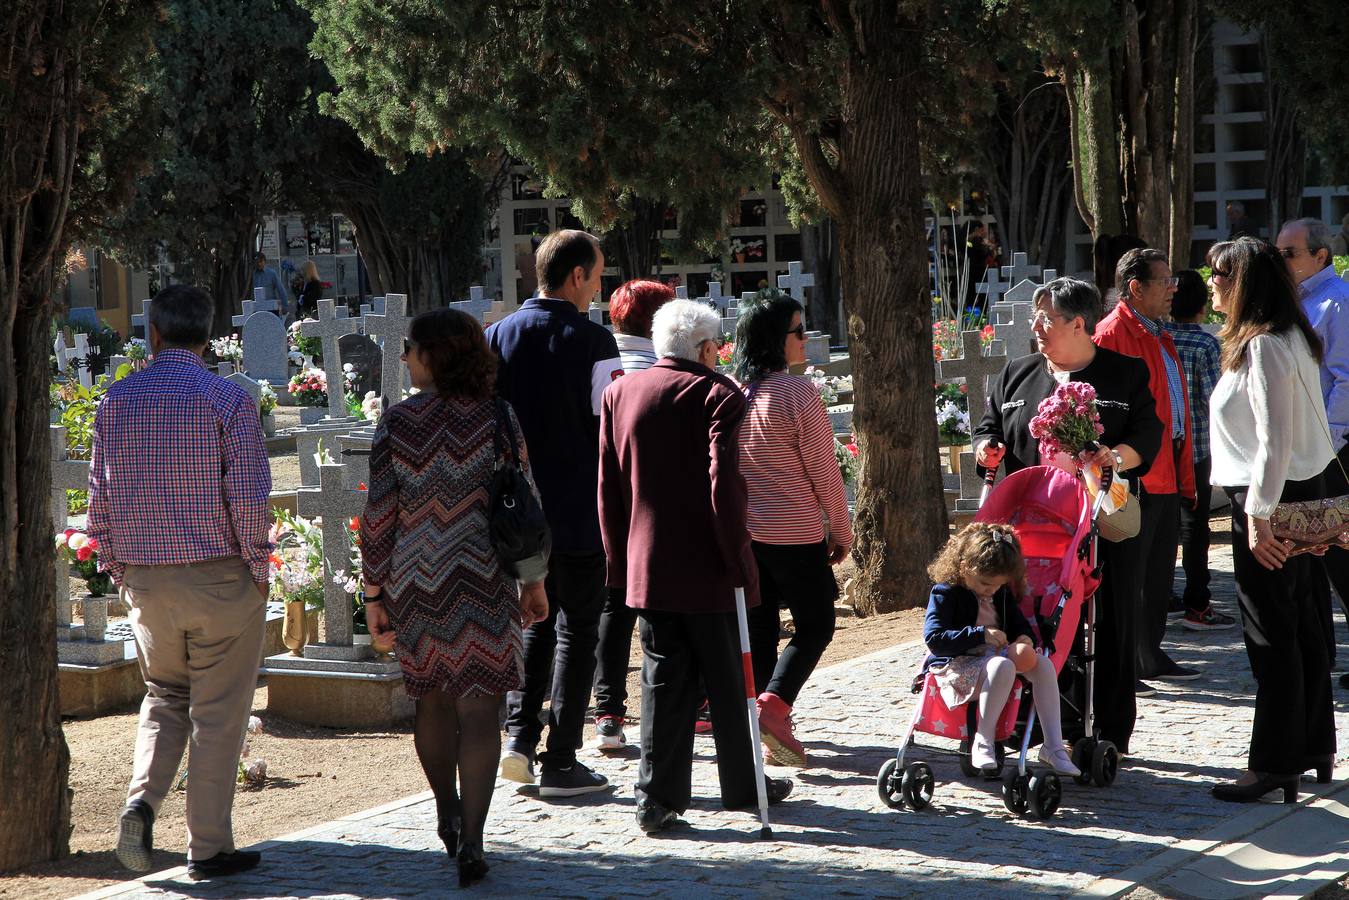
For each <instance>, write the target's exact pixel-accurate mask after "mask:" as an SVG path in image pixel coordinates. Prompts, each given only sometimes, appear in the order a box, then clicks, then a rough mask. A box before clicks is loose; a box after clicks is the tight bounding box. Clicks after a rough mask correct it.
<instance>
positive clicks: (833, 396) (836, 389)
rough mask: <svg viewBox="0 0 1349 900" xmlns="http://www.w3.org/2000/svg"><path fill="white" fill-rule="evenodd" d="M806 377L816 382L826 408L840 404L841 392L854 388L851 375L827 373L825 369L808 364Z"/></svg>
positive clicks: (816, 387)
mask: <svg viewBox="0 0 1349 900" xmlns="http://www.w3.org/2000/svg"><path fill="white" fill-rule="evenodd" d="M806 377H807V378H809V379H810V380H811V381H812V382H814V383H815V389H816V390H817V391H819V392H820V400H821V402H823V403H824V408H825V409H828V408H829V407H831V406H836V405H837V404H838V398H839V394H841V393H843V392H844V391H851V390H852V377H851V376H839V375H826V374H825V373H824V370H823V369H817V368H815V367H814V366H807V367H806Z"/></svg>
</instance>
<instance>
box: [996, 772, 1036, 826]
mask: <svg viewBox="0 0 1349 900" xmlns="http://www.w3.org/2000/svg"><path fill="white" fill-rule="evenodd" d="M1029 781H1030V779H1029V778H1027V777H1026V776H1025V775H1022V774H1021V773H1020V772H1018V771H1017V770H1016V769H1014V768H1011V769H1008V770H1007V772H1006V774H1004V775H1003V776H1002V803H1003V805H1004V806H1006V807H1007V811H1008V812H1010V813H1015V814H1016V815H1018V816H1019V815H1022V814H1023V813H1025V811H1026V807H1027V806H1028V805H1029V804H1030V798H1029V791H1028V787H1029Z"/></svg>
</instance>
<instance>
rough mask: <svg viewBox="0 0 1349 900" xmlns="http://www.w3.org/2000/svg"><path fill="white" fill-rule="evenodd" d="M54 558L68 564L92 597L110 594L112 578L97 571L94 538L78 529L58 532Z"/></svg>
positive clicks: (95, 541)
mask: <svg viewBox="0 0 1349 900" xmlns="http://www.w3.org/2000/svg"><path fill="white" fill-rule="evenodd" d="M56 556H57V558H58V559H62V560H65V561H66V562H68V563H70V567H71V568H72V569H74V570H75V572H76V573H77V574H78V575H79V576H80V577H81V578H83V579H84V584H85V587H87V588H88V589H89V593H90V594H92V595H93V596H95V597H102V596H104V595H105V594H109V593H111V592H112V577H111V576H109V575H108V573H106V572H100V571H99V569H98V541H97V540H95V539H94V538H91V537H89V535H87V534H85V533H84V532H83V531H80V530H79V529H78V528H67V529H66V530H65V531H58V532H57V533H56Z"/></svg>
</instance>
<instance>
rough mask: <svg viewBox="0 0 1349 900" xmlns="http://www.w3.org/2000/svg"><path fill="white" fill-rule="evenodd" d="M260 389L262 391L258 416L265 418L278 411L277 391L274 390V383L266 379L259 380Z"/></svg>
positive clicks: (259, 396) (259, 398) (259, 397)
mask: <svg viewBox="0 0 1349 900" xmlns="http://www.w3.org/2000/svg"><path fill="white" fill-rule="evenodd" d="M258 389H259V390H260V391H261V393H260V394H259V395H258V415H259V416H262V417H264V418H265V417H267V416H270V415H271V414H272V412H273V411H274V410H275V409H276V391H274V390H272V383H271V382H270V381H268V380H267V379H266V378H262V379H259V381H258Z"/></svg>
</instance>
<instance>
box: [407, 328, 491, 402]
mask: <svg viewBox="0 0 1349 900" xmlns="http://www.w3.org/2000/svg"><path fill="white" fill-rule="evenodd" d="M408 342H409V343H410V344H412V345H413V347H414V349H416V350H417V351H419V352H420V353H421V354H422V362H423V363H425V365H426V367H427V368H428V369H430V371H431V380H432V381H434V382H435V383H436V391H437V392H438V393H439V394H440V395H441V396H442V397H466V398H469V399H473V400H487V399H490V398H491V397H492V395H493V393H495V391H496V378H497V357H496V354H495V353H493V352H492V348H491V347H489V346H487V339H486V338H485V337H483V333H482V326H481V325H479V324H478V320H477V319H475V318H473V317H472V316H470V315H469V314H468V313H466V312H460V311H459V310H457V309H432V310H428V311H427V312H424V313H420V314H419V315H418V316H417V317H416V318H415V319H413V320H412V325H411V327H410V328H409V329H408Z"/></svg>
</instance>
